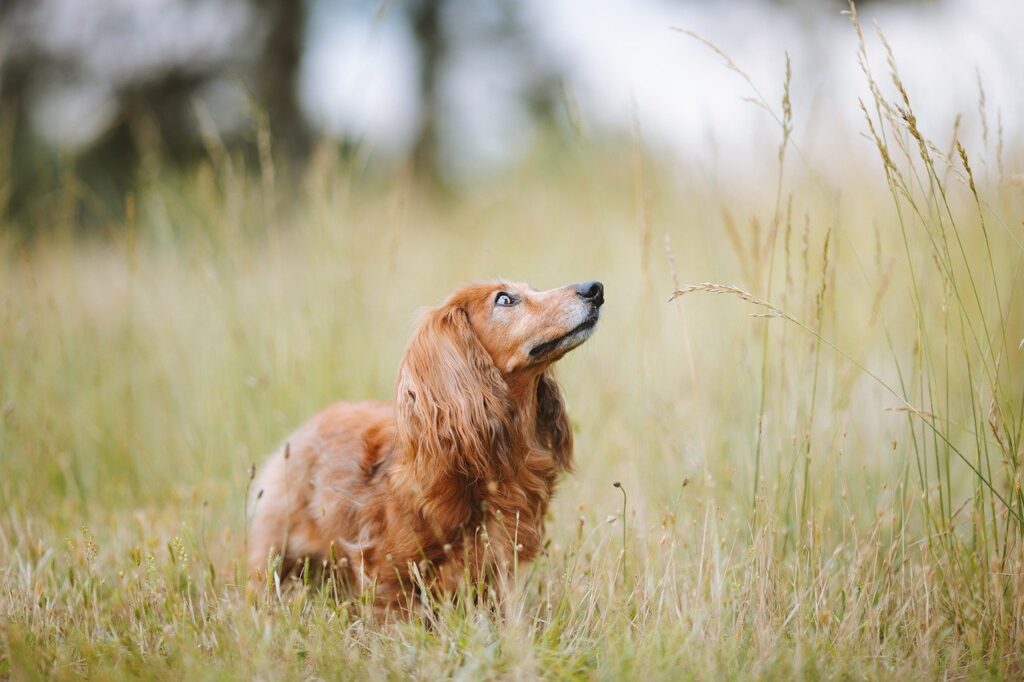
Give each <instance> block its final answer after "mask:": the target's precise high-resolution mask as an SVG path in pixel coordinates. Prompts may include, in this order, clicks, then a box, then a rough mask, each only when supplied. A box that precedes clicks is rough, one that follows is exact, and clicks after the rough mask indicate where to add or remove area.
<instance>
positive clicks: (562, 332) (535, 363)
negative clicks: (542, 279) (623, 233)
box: [445, 282, 604, 378]
mask: <svg viewBox="0 0 1024 682" xmlns="http://www.w3.org/2000/svg"><path fill="white" fill-rule="evenodd" d="M603 304H604V286H603V285H602V284H601V283H600V282H584V283H583V284H571V285H569V286H565V287H559V288H558V289H549V290H548V291H535V290H534V289H533V288H531V287H530V286H529V285H528V284H513V283H511V282H499V283H496V284H477V285H472V286H468V287H464V288H463V289H460V290H459V291H457V292H455V293H454V294H452V296H451V297H450V298H449V299H448V301H447V303H446V304H445V305H446V306H447V307H450V308H455V309H458V310H461V311H463V312H464V313H465V315H466V318H467V320H468V322H469V326H470V327H471V328H472V331H473V334H474V335H475V336H476V338H477V339H478V340H479V342H480V345H481V346H483V347H484V349H485V350H486V351H487V354H488V355H490V357H491V362H492V363H494V366H495V367H496V368H497V369H498V371H499V372H501V374H502V376H504V377H506V378H508V377H511V376H512V375H514V374H516V373H518V372H524V371H530V370H532V369H536V368H544V367H546V366H547V365H550V364H551V363H552V362H554V361H555V360H558V359H559V358H561V357H562V356H563V355H565V354H566V353H568V352H569V351H571V350H572V349H573V348H576V347H577V346H579V345H580V344H581V343H583V342H584V341H586V340H587V339H588V338H589V337H590V335H591V334H593V332H594V328H595V326H596V325H597V320H598V318H599V317H600V314H601V306H602V305H603Z"/></svg>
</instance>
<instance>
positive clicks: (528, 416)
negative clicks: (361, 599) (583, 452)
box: [248, 281, 604, 610]
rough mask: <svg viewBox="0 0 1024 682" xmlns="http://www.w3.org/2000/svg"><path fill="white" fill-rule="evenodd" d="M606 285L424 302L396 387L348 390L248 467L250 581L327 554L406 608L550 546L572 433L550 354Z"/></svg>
mask: <svg viewBox="0 0 1024 682" xmlns="http://www.w3.org/2000/svg"><path fill="white" fill-rule="evenodd" d="M603 304H604V286H603V285H602V284H601V283H600V282H596V281H592V282H584V283H583V284H576V285H569V286H564V287H560V288H557V289H551V290H548V291H536V290H534V289H533V288H531V287H530V286H529V285H527V284H521V283H520V284H513V283H509V282H497V283H488V284H473V285H469V286H466V287H463V288H461V289H459V290H457V291H456V292H455V293H453V294H452V295H451V296H450V297H449V298H448V299H447V300H446V301H445V302H444V303H443V304H442V305H441V306H439V307H436V308H432V309H429V310H427V311H426V312H425V314H423V315H422V317H421V319H420V321H419V323H418V325H417V328H416V330H415V332H414V334H413V336H412V339H411V341H410V342H409V345H408V347H407V349H406V351H405V355H404V357H403V359H402V363H401V368H400V370H399V373H398V380H397V382H396V386H395V394H394V401H393V402H392V403H387V402H340V403H337V404H334V405H332V406H330V407H328V408H326V409H325V410H323V411H322V412H320V413H319V414H317V415H316V416H314V417H313V418H312V419H311V420H310V421H308V422H307V423H306V424H305V425H304V426H302V427H301V428H299V430H298V431H296V432H295V433H293V434H292V435H291V436H290V437H289V438H288V439H287V440H286V441H285V443H284V445H283V446H282V447H281V448H280V449H279V450H278V451H277V452H276V453H275V454H273V455H272V456H271V457H270V459H269V461H268V462H267V463H266V464H265V465H264V466H263V468H262V470H261V471H260V473H259V474H258V476H257V477H256V478H255V479H254V480H253V483H252V486H251V490H252V495H251V499H250V503H249V504H250V507H249V508H250V512H249V513H250V518H251V527H250V530H249V536H248V542H249V547H248V562H249V569H250V575H251V577H252V579H253V580H254V581H262V580H266V579H267V578H268V576H271V575H273V574H274V573H277V576H278V578H280V577H281V575H287V574H290V573H293V572H295V571H301V570H302V568H303V567H308V566H314V567H323V568H325V569H327V570H330V571H332V572H334V573H335V574H336V575H340V577H341V579H342V580H343V581H344V583H345V584H346V585H348V586H350V587H351V588H353V589H356V590H359V591H360V592H361V593H369V594H372V598H371V599H372V601H373V603H374V604H375V605H376V606H377V607H379V608H384V609H385V610H386V609H389V608H391V607H397V608H399V609H410V608H412V607H413V605H414V603H415V599H416V598H417V595H420V594H422V592H424V591H429V592H431V593H433V594H437V595H440V594H447V595H453V594H454V593H455V592H456V590H457V588H458V587H459V585H460V584H461V583H462V581H465V580H469V581H471V583H470V584H472V585H485V584H486V585H490V586H493V585H495V584H496V582H497V581H496V580H495V578H496V577H497V576H498V575H499V574H501V573H502V572H504V575H508V569H509V568H510V567H511V566H513V565H514V564H515V563H516V562H528V561H530V560H532V559H533V558H534V557H535V556H536V555H537V553H538V552H539V551H540V550H541V548H542V542H543V537H544V519H545V514H546V513H547V509H548V505H549V503H550V502H551V498H552V495H553V494H554V491H555V486H556V483H557V481H558V477H559V474H560V473H561V472H563V471H570V470H571V469H572V465H573V436H572V429H571V427H570V424H569V419H568V416H567V415H566V411H565V404H564V401H563V399H562V393H561V390H560V389H559V386H558V384H557V383H556V382H555V380H554V378H553V376H552V373H551V366H552V365H553V364H554V363H555V362H556V361H557V360H559V359H560V358H561V357H562V356H564V355H565V354H566V353H568V352H569V351H571V350H573V349H574V348H576V347H577V346H579V345H580V344H582V343H583V342H584V341H586V340H587V339H588V338H589V337H590V336H591V334H592V333H593V332H594V329H595V327H596V325H597V322H598V319H599V318H600V314H601V306H602V305H603Z"/></svg>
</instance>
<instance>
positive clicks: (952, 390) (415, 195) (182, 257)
mask: <svg viewBox="0 0 1024 682" xmlns="http://www.w3.org/2000/svg"><path fill="white" fill-rule="evenodd" d="M874 58H875V62H877V63H881V64H884V62H885V55H884V54H883V55H881V56H879V55H874ZM887 68H891V67H887ZM872 78H874V79H876V80H877V81H878V82H879V83H883V85H878V86H877V87H876V88H875V89H874V97H873V98H872V99H869V100H868V101H867V102H866V103H865V122H864V124H863V132H864V133H865V137H864V138H858V137H857V131H848V130H847V131H842V130H837V131H836V132H835V134H836V135H837V136H841V135H845V136H848V138H849V139H848V140H846V142H845V144H846V145H848V146H851V147H852V146H856V145H860V146H861V147H863V148H867V149H869V150H871V149H873V150H874V151H875V160H874V162H873V163H872V164H859V163H849V162H847V161H846V160H837V162H836V167H837V168H840V169H841V175H842V177H843V181H842V185H841V187H837V186H833V185H832V184H830V181H828V180H826V179H824V178H825V177H826V174H824V173H822V172H819V171H821V170H822V169H816V168H812V167H808V165H807V164H806V163H804V162H803V160H802V157H801V155H800V153H799V149H798V148H795V147H793V146H792V145H791V144H789V142H790V141H791V140H790V133H791V127H792V121H791V119H790V114H789V112H788V104H777V103H774V102H771V103H766V104H767V105H768V106H769V107H770V108H771V109H772V110H773V111H774V112H775V115H776V116H777V117H778V120H779V123H780V127H779V131H778V137H779V143H780V146H781V148H782V149H783V150H784V152H785V153H784V154H781V155H780V158H778V159H777V158H776V157H775V155H774V153H772V154H767V155H763V158H761V157H760V156H759V157H756V158H752V159H751V160H750V165H751V166H753V167H758V168H761V169H762V171H763V175H764V177H766V178H769V179H770V180H769V181H766V182H764V183H757V184H754V183H751V184H749V185H736V184H734V183H729V182H715V181H713V180H712V179H711V178H712V177H713V176H712V174H711V173H707V174H704V173H703V172H701V170H700V169H694V170H692V171H691V172H688V173H685V174H682V175H678V174H671V173H668V172H665V171H663V170H661V169H659V167H658V165H657V164H656V163H654V162H652V161H649V160H647V159H645V158H642V157H640V156H639V155H631V153H630V152H629V151H628V150H627V151H626V152H625V153H621V152H618V151H616V150H611V151H609V150H604V151H600V150H597V149H593V148H588V147H585V146H572V147H571V148H570V149H568V150H567V151H566V152H565V153H564V154H560V155H554V157H553V158H544V159H540V160H538V161H536V162H534V163H530V164H528V165H527V166H526V168H525V169H524V170H523V171H521V172H520V173H518V174H516V175H514V176H513V177H511V178H508V179H505V180H503V181H502V182H501V183H496V184H495V185H494V186H492V187H490V188H480V189H478V190H477V191H475V192H473V193H472V194H471V195H469V196H467V197H465V198H463V199H460V200H459V201H452V200H444V199H437V198H434V197H432V196H430V195H427V194H425V193H424V192H423V191H422V190H420V189H418V188H417V187H415V186H414V185H412V184H410V183H406V182H403V181H401V180H396V181H394V182H391V183H390V184H385V185H384V186H381V185H380V184H379V183H378V184H371V183H368V182H367V181H365V180H362V179H360V177H359V176H358V174H356V173H354V172H352V171H351V169H350V168H349V167H347V166H345V165H343V164H341V163H339V162H338V161H337V159H336V158H335V157H334V156H333V155H332V153H331V152H329V151H326V150H325V151H323V153H320V154H318V156H317V157H316V158H315V159H314V162H313V164H312V165H311V166H310V168H309V169H308V171H307V172H306V173H305V174H304V175H303V176H302V177H301V178H300V179H297V180H296V181H295V182H294V183H288V185H287V186H283V182H284V181H283V180H282V178H283V175H282V174H280V173H278V174H277V176H276V179H275V176H274V174H273V173H271V172H270V170H271V169H270V168H269V167H266V166H265V167H264V168H263V173H256V174H254V175H249V174H248V173H246V172H244V171H243V170H241V166H240V164H239V163H238V162H237V160H235V161H232V159H231V157H230V155H228V156H224V155H221V154H220V153H216V152H217V150H216V149H214V150H213V152H215V153H212V154H211V160H210V161H209V162H208V163H205V164H204V165H202V166H201V167H200V168H198V169H197V170H196V171H195V172H194V173H191V174H188V175H187V176H184V177H182V176H180V175H175V174H172V173H170V172H169V171H163V170H162V166H161V165H160V164H159V161H158V160H157V161H156V162H154V163H153V164H149V165H144V167H143V172H142V174H141V175H140V178H139V182H138V188H137V190H136V191H135V192H134V193H133V194H132V196H131V197H130V198H129V199H128V200H127V201H126V204H125V210H124V215H123V216H122V215H119V216H118V217H116V218H113V219H112V220H111V223H110V225H109V229H108V230H105V231H103V234H101V235H100V236H95V235H94V236H93V237H89V238H83V237H82V236H81V234H80V230H79V229H78V227H79V226H78V223H77V219H76V217H75V215H76V212H75V211H74V210H73V206H74V205H75V202H76V201H78V200H79V199H80V198H81V197H80V196H79V191H78V188H77V185H76V183H75V182H74V180H73V178H68V181H67V183H66V187H65V189H64V191H63V192H62V194H61V195H60V196H57V197H54V200H53V206H54V210H53V224H52V226H50V230H49V231H48V233H47V234H46V235H45V236H44V237H41V238H39V239H38V240H36V241H34V242H32V243H30V244H29V243H25V242H23V241H20V240H19V239H18V238H16V237H15V236H14V235H13V234H11V233H9V232H5V233H4V234H3V235H0V268H2V271H0V306H2V308H0V406H2V412H0V678H14V679H36V678H58V679H60V678H71V677H89V678H93V679H105V678H123V677H139V678H172V679H211V678H259V679H269V678H281V677H285V678H292V677H294V678H300V677H301V678H307V677H319V678H334V677H341V678H353V679H363V678H391V677H399V678H400V677H407V676H410V677H415V678H418V679H437V678H439V677H447V676H452V677H458V678H460V679H478V678H534V677H548V678H557V679H561V678H604V679H621V678H625V677H631V678H640V679H645V678H646V679H679V678H680V677H684V678H704V679H725V678H752V677H764V678H778V677H803V678H809V679H816V678H819V677H829V678H831V677H838V678H852V679H861V678H866V679H907V678H909V677H912V678H920V679H935V678H940V677H964V676H977V677H996V678H1000V677H1001V678H1019V677H1020V676H1021V675H1024V495H1022V492H1021V478H1022V467H1024V350H1022V348H1021V344H1022V339H1024V303H1022V297H1024V291H1022V287H1024V276H1022V270H1021V266H1022V264H1024V246H1022V244H1024V225H1022V220H1021V219H1022V216H1024V195H1022V192H1021V185H1020V183H1019V182H1017V181H1015V180H1014V176H1013V169H1014V168H1019V162H1020V161H1021V155H1020V153H1019V152H1020V150H1019V149H1015V148H1012V145H1011V146H1007V148H1005V149H1004V142H1003V140H1002V139H1001V138H1000V139H997V138H996V132H995V130H994V129H993V131H992V132H991V135H990V136H988V137H987V139H986V140H985V143H984V145H982V146H980V147H979V148H977V149H965V150H963V152H962V153H961V151H959V150H958V149H957V147H956V146H955V145H951V143H950V140H949V138H945V139H943V140H936V141H935V142H934V144H933V143H932V142H931V141H929V140H927V139H925V138H924V137H923V135H921V134H920V133H919V132H918V128H917V122H916V121H917V119H916V118H915V113H916V115H917V116H919V117H921V118H926V117H927V112H913V110H912V107H911V106H910V104H911V102H909V101H908V100H904V99H903V95H902V94H901V93H900V91H899V87H898V86H891V85H890V76H889V73H888V70H887V69H885V68H883V69H882V70H880V71H879V73H877V74H874V75H873V76H872ZM976 115H979V114H977V113H976ZM869 122H870V125H869ZM816 125H823V126H828V125H829V122H827V121H826V122H817V123H816ZM797 133H799V130H798V131H797ZM950 134H951V135H952V132H951V133H950ZM795 137H796V138H799V134H797V135H795ZM1015 163H1016V164H1017V166H1015V165H1014V164H1015ZM829 170H830V171H831V176H832V177H834V176H835V174H836V172H837V171H836V168H832V169H829ZM498 276H502V277H508V278H513V279H524V280H528V281H530V282H531V283H532V284H534V285H535V286H537V287H538V288H547V287H551V286H557V285H560V284H563V283H569V282H576V281H581V280H584V279H591V278H597V279H601V280H602V281H604V283H605V285H606V289H607V297H608V303H607V305H606V311H605V315H604V317H603V319H602V322H601V325H600V327H599V329H598V331H597V333H596V334H595V336H594V338H593V339H592V340H591V341H589V342H588V343H587V344H586V345H585V346H584V347H583V348H581V349H580V350H578V351H576V352H575V353H573V354H572V355H570V356H569V357H568V358H567V359H566V360H564V361H563V362H562V363H561V365H560V378H561V380H562V383H563V388H564V392H565V394H566V396H567V399H568V402H569V406H570V412H571V415H572V417H573V422H574V426H575V432H576V443H577V459H578V466H577V472H576V473H575V474H574V475H572V476H571V477H568V478H566V480H564V482H563V484H562V486H561V489H560V492H559V495H558V496H557V497H556V501H555V505H554V508H553V513H552V519H551V521H550V523H549V531H548V532H549V537H550V545H549V546H548V548H547V551H546V553H545V555H544V556H543V557H542V558H541V559H540V560H538V561H536V562H535V563H534V564H532V565H530V566H529V567H523V568H521V570H520V574H519V576H518V577H517V581H516V589H515V590H514V591H513V592H512V594H510V595H509V596H508V597H507V599H506V600H505V601H503V602H502V603H501V604H499V605H497V606H495V607H493V608H477V607H474V606H472V605H468V604H462V605H461V606H458V607H456V606H453V605H445V604H442V605H439V606H438V615H437V617H436V619H434V620H432V621H431V622H399V623H388V624H381V623H377V622H374V621H373V620H372V619H371V618H369V617H368V612H367V609H366V608H365V605H364V604H362V603H361V602H360V599H359V596H358V595H347V596H346V595H341V597H340V599H336V598H335V595H334V592H333V591H332V590H331V589H329V588H328V587H320V586H316V585H313V586H308V587H303V586H301V585H300V586H292V587H290V588H288V587H286V589H284V590H282V591H281V592H280V593H277V592H276V591H275V590H273V589H271V590H269V591H268V592H266V593H262V592H261V593H253V592H252V591H251V590H248V589H247V588H246V585H245V578H244V576H245V566H244V564H243V547H244V542H245V504H244V500H245V495H246V489H247V485H248V482H249V477H250V467H251V466H252V465H253V464H254V463H259V462H261V461H262V459H263V458H264V456H265V454H266V453H268V452H269V451H270V450H271V449H272V448H274V447H275V446H276V444H277V443H278V441H279V440H280V439H281V438H283V437H284V436H285V435H286V434H287V433H288V432H289V431H290V430H291V429H292V428H293V427H294V426H295V425H297V424H298V423H299V422H300V421H301V420H303V419H304V418H305V417H306V416H308V415H309V414H311V413H312V412H313V411H315V410H316V409H318V408H319V407H320V406H322V405H324V404H326V403H328V402H330V401H333V400H337V399H353V398H363V397H376V398H387V397H388V396H389V395H390V392H391V390H392V386H393V382H394V377H395V372H396V369H397V366H398V362H399V359H400V356H401V352H402V350H403V347H404V344H405V342H406V340H407V339H408V336H409V333H410V329H411V320H412V319H413V315H414V312H415V310H416V309H417V308H419V307H421V306H424V305H429V304H433V303H436V302H439V301H440V300H441V299H442V298H443V297H444V296H445V294H446V293H447V292H449V291H450V290H451V289H453V288H454V287H456V286H457V285H459V284H461V283H463V282H465V281H468V280H477V279H490V278H494V277H498ZM697 283H704V284H697ZM709 283H713V284H709ZM694 284H697V285H696V286H689V285H694ZM733 287H735V288H733ZM676 291H684V292H686V293H685V295H680V296H677V297H676V298H675V300H673V301H671V302H670V301H669V298H670V296H672V294H673V292H676ZM744 292H749V293H744ZM751 313H754V314H755V316H751ZM615 482H620V483H621V489H618V488H616V487H613V483H615ZM623 493H624V494H623ZM624 503H625V516H623V508H624Z"/></svg>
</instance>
